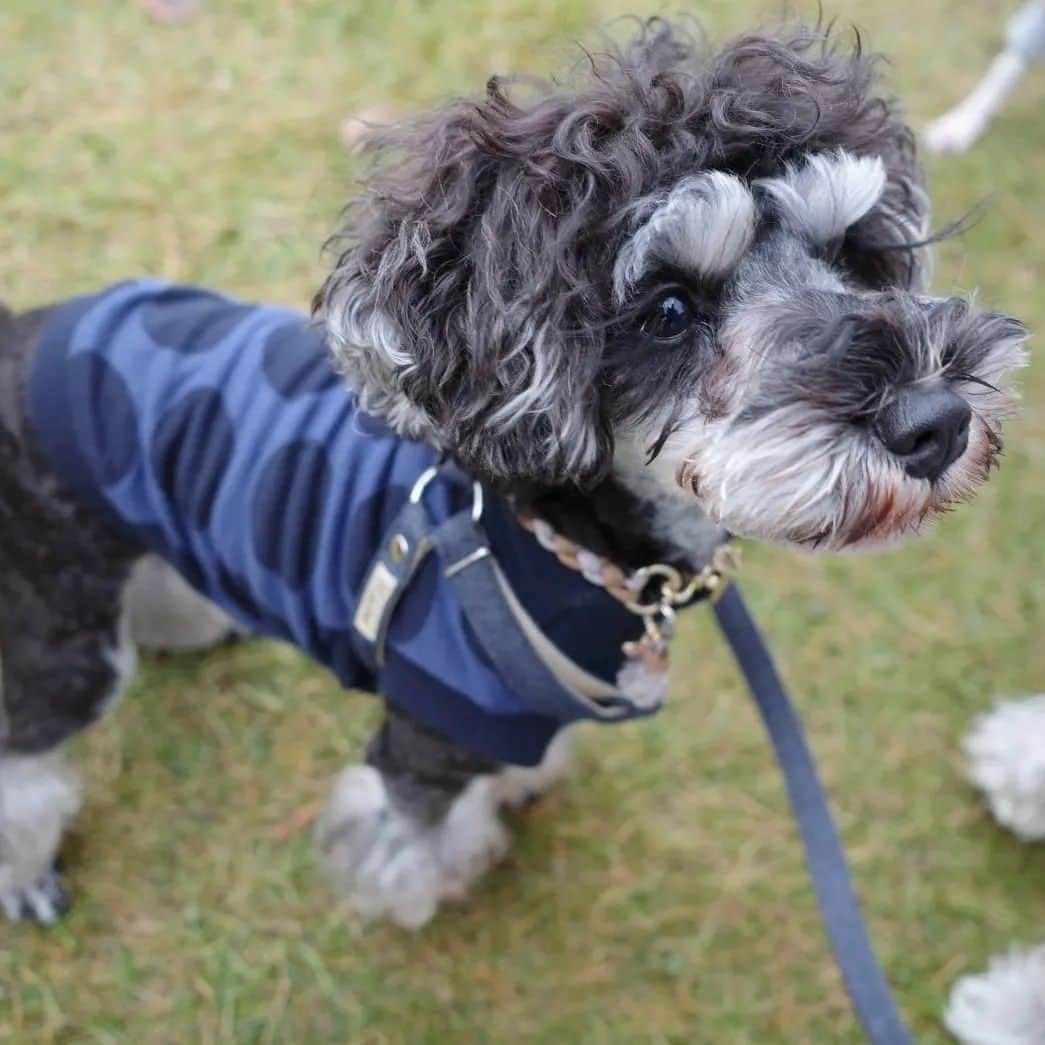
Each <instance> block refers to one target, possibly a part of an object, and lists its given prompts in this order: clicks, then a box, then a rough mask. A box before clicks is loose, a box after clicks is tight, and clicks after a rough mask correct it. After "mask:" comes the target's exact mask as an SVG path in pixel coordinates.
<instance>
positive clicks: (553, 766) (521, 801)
mask: <svg viewBox="0 0 1045 1045" xmlns="http://www.w3.org/2000/svg"><path fill="white" fill-rule="evenodd" d="M576 730H577V727H576V726H564V727H563V728H562V729H560V730H559V732H558V733H556V734H555V736H554V737H553V738H552V742H551V743H550V744H549V745H548V750H547V751H545V753H544V758H543V759H542V760H541V763H540V765H537V766H508V767H507V768H505V769H503V770H501V772H500V773H498V774H497V776H496V777H495V778H494V779H495V784H494V788H495V791H496V795H497V801H498V802H499V803H501V804H502V805H506V806H512V807H515V806H521V805H525V804H526V803H527V802H530V801H532V800H533V799H534V798H537V797H538V796H540V795H542V794H543V793H544V792H545V791H547V790H548V788H549V787H551V786H552V784H555V783H556V782H557V781H558V780H560V779H561V778H562V777H563V776H564V775H565V773H566V771H567V769H569V767H570V763H571V762H572V761H573V750H574V747H575V746H576V737H577V733H576Z"/></svg>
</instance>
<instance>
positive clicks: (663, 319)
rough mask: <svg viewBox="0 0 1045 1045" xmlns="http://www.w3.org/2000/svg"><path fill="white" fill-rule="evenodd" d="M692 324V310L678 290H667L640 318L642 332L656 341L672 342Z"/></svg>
mask: <svg viewBox="0 0 1045 1045" xmlns="http://www.w3.org/2000/svg"><path fill="white" fill-rule="evenodd" d="M692 324H693V308H692V306H691V305H690V303H689V301H688V300H687V298H686V296H685V295H684V294H683V293H682V291H679V290H669V291H667V292H666V293H664V294H661V295H660V297H658V298H657V299H656V301H654V302H653V304H652V305H651V306H650V307H649V309H648V310H647V311H646V312H645V314H644V315H643V317H642V332H643V333H644V334H646V335H648V336H649V337H652V338H655V339H656V340H657V341H674V340H675V339H676V338H678V337H681V336H682V335H683V334H684V333H685V332H686V331H687V330H689V328H690V327H691V326H692Z"/></svg>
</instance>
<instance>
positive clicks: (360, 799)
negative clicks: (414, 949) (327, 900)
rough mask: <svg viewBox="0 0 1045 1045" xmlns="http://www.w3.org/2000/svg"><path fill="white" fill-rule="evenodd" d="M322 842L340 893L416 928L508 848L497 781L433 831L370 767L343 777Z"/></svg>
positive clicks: (480, 782)
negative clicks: (406, 808) (401, 805)
mask: <svg viewBox="0 0 1045 1045" xmlns="http://www.w3.org/2000/svg"><path fill="white" fill-rule="evenodd" d="M315 840H316V846H317V848H318V849H319V851H320V854H321V856H322V858H323V862H324V864H325V866H326V869H327V873H328V874H329V875H330V877H331V879H332V880H333V882H334V884H335V886H336V887H337V888H338V891H339V892H341V893H342V894H343V895H344V896H345V897H346V898H347V899H348V900H349V902H350V903H351V904H352V905H353V906H354V907H355V908H356V909H357V910H358V911H359V912H360V913H361V914H362V915H364V916H365V917H368V918H380V917H384V918H389V919H390V920H391V921H393V922H395V923H396V924H398V925H401V926H403V927H405V928H409V929H417V928H420V927H421V926H422V925H424V924H425V923H427V922H428V921H429V920H430V919H431V918H432V916H433V915H434V914H435V912H436V910H437V908H438V907H439V904H440V903H441V902H443V901H444V900H455V899H459V898H460V897H462V896H464V894H465V893H466V892H467V890H468V887H469V886H470V885H471V884H472V883H473V882H474V881H475V880H476V879H477V878H478V877H479V876H480V875H482V874H483V873H484V872H485V871H486V870H487V869H488V868H490V867H492V866H493V865H494V864H495V863H497V861H498V860H500V859H501V857H502V856H503V855H504V853H505V851H506V850H507V847H508V835H507V832H506V831H505V829H504V827H503V826H502V824H501V823H500V821H499V820H498V817H497V801H496V797H495V795H494V791H493V787H492V781H491V778H488V777H479V778H477V779H475V780H473V781H472V782H471V783H470V784H469V785H468V787H467V788H465V790H464V791H463V792H462V793H461V795H460V796H459V797H458V798H457V800H456V801H455V802H454V803H453V805H452V806H451V807H450V810H449V811H448V813H447V814H446V816H445V817H444V818H443V819H442V820H441V821H438V822H436V823H432V824H428V823H422V822H421V821H419V820H417V819H415V818H413V817H411V816H410V815H409V814H408V813H406V812H404V811H403V810H401V809H400V808H398V807H397V806H396V804H395V803H394V802H393V801H392V800H391V797H390V796H389V794H388V790H387V788H386V787H385V784H384V781H383V780H382V778H381V774H380V773H379V772H378V771H377V770H376V769H372V768H371V767H369V766H352V767H350V768H348V769H346V770H345V771H344V772H343V773H342V774H341V776H340V777H339V778H338V781H337V784H336V785H335V787H334V791H333V794H332V795H331V797H330V801H329V802H328V803H327V806H326V808H325V809H324V810H323V812H322V813H321V814H320V817H319V820H318V821H317V823H316V832H315Z"/></svg>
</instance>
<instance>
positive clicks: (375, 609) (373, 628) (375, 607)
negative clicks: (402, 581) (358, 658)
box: [352, 562, 399, 642]
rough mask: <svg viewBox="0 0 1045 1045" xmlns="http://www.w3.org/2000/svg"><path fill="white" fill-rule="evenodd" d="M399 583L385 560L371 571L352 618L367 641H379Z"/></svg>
mask: <svg viewBox="0 0 1045 1045" xmlns="http://www.w3.org/2000/svg"><path fill="white" fill-rule="evenodd" d="M398 584H399V582H398V581H397V580H396V576H395V574H394V573H392V571H391V570H390V569H389V568H388V567H387V566H386V565H385V564H384V563H383V562H379V563H377V564H376V565H375V566H374V568H373V570H372V571H371V572H370V576H369V577H368V578H367V582H366V587H365V588H364V589H363V594H362V595H361V596H360V599H359V605H358V606H357V607H356V615H355V617H353V618H352V624H353V625H354V626H355V629H356V631H358V632H359V634H360V635H362V636H363V638H364V639H366V641H367V642H376V641H377V635H378V631H379V630H380V627H381V618H382V616H383V614H384V612H385V607H386V606H387V605H388V601H389V599H391V598H392V596H393V595H394V594H395V592H396V588H397V586H398Z"/></svg>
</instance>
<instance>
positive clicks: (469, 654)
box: [29, 280, 654, 765]
mask: <svg viewBox="0 0 1045 1045" xmlns="http://www.w3.org/2000/svg"><path fill="white" fill-rule="evenodd" d="M29 404H30V416H31V418H32V421H33V425H34V428H35V429H36V432H37V435H38V438H39V441H40V444H41V446H42V448H43V450H44V452H45V453H46V454H47V456H48V458H49V459H50V461H51V463H52V465H53V467H54V469H55V471H56V472H57V473H58V474H59V476H60V477H61V478H62V479H63V480H64V481H65V482H66V483H67V484H68V485H69V486H70V487H71V488H72V489H73V490H75V491H76V492H77V493H78V494H79V495H80V496H81V497H82V498H83V499H85V500H88V501H89V502H90V503H92V504H93V505H94V506H96V507H97V508H98V509H100V510H101V511H103V512H105V513H106V514H107V515H108V516H109V517H110V518H111V519H112V520H113V522H114V523H115V524H117V525H118V526H120V527H121V528H122V529H124V530H125V531H127V532H129V534H130V535H131V536H132V537H133V538H134V539H135V540H137V541H138V542H140V543H141V544H142V545H144V546H146V547H148V548H149V549H150V550H152V551H154V552H156V553H157V554H159V555H160V556H162V557H163V558H164V559H166V560H167V561H168V562H170V563H171V564H172V565H173V566H175V567H176V568H177V569H178V570H179V571H180V572H181V573H182V574H183V575H184V576H185V577H186V579H187V580H189V582H190V583H191V584H193V586H194V587H196V588H197V589H198V590H199V591H201V592H202V593H203V594H205V595H206V596H208V597H209V598H210V599H212V600H213V601H214V602H216V603H217V604H218V605H220V606H222V607H223V608H224V609H225V610H226V611H227V612H228V613H229V614H231V615H232V616H233V617H234V618H235V619H237V620H238V621H240V622H241V623H242V624H244V625H245V626H246V627H248V628H249V629H251V630H252V631H254V632H258V633H261V634H264V635H269V636H273V637H275V638H280V639H285V640H287V641H290V642H293V643H294V644H295V645H296V646H298V647H299V648H300V649H302V650H304V651H305V652H306V653H308V654H309V655H310V656H311V657H312V658H314V659H315V660H316V661H318V662H319V663H320V664H323V665H325V666H326V667H328V668H329V669H330V670H331V671H333V673H334V674H335V675H336V676H337V678H338V680H339V681H340V682H341V683H342V684H343V685H345V686H347V687H355V688H360V689H365V690H370V691H373V692H380V693H382V694H383V695H384V696H385V697H386V698H387V699H388V700H390V701H392V702H393V703H395V704H397V705H399V706H400V707H402V708H403V709H405V710H406V711H407V712H409V713H410V714H412V715H413V716H415V717H416V718H418V719H419V720H420V721H422V722H424V723H426V724H427V725H429V726H430V727H432V728H433V729H436V730H438V731H439V732H440V733H442V734H444V735H445V736H447V737H449V738H450V739H452V740H454V741H455V742H457V743H459V744H461V745H463V746H465V747H467V748H469V749H471V750H473V751H475V752H477V753H479V754H481V755H485V756H487V757H489V758H492V759H496V760H498V761H504V762H513V763H517V764H521V765H530V764H534V763H535V762H537V761H539V760H540V757H541V755H542V754H543V751H544V748H545V747H546V745H547V743H548V741H549V740H550V739H551V737H552V735H553V734H554V733H555V731H556V730H557V729H558V728H559V727H560V726H561V725H563V723H564V722H565V721H570V720H572V719H576V718H584V717H592V718H597V717H599V716H598V715H597V714H595V713H593V711H592V710H591V708H590V707H589V706H588V705H587V704H585V703H584V702H582V701H578V702H577V707H576V709H575V713H574V712H569V713H565V714H564V715H563V716H562V717H561V718H553V717H549V716H548V715H547V714H542V713H539V712H537V711H536V710H535V709H534V706H533V704H532V703H531V702H528V700H527V694H526V693H516V692H515V691H514V690H513V689H512V685H511V679H506V678H501V677H499V676H498V674H497V673H496V672H495V671H494V670H493V667H492V665H491V663H490V661H489V659H488V658H487V657H486V655H485V654H484V652H483V651H482V649H481V647H480V646H479V644H478V642H477V640H476V637H475V635H474V634H473V632H472V630H471V627H470V625H469V623H468V621H467V620H466V619H465V617H464V615H463V614H462V612H461V608H460V606H459V605H458V603H457V600H456V598H455V595H454V592H453V590H452V586H451V585H450V584H449V583H448V582H447V581H446V580H445V579H444V578H443V576H442V572H441V570H440V566H439V563H438V562H437V560H436V559H435V557H434V556H429V557H428V559H427V560H426V561H425V562H424V563H423V565H422V566H421V568H420V570H419V572H418V574H417V576H416V577H415V578H414V580H413V581H412V583H411V585H410V587H409V588H408V589H407V590H406V592H405V594H404V595H403V596H402V599H401V601H400V603H399V604H398V606H397V608H396V611H395V615H394V617H393V619H392V621H391V624H390V627H389V631H388V636H387V647H386V651H385V658H384V661H383V662H382V663H381V664H380V666H379V665H378V664H377V663H376V662H375V660H374V658H373V657H372V656H371V655H370V653H369V652H368V650H367V648H366V646H365V644H361V643H360V642H359V636H358V635H356V634H354V632H353V615H354V611H355V609H356V606H357V603H358V600H359V595H360V586H361V584H362V582H363V579H364V577H365V575H366V572H367V568H368V566H369V564H370V561H371V558H372V557H373V554H374V551H375V549H377V548H378V546H379V542H381V541H382V539H383V537H384V536H385V535H386V531H387V528H388V526H389V525H390V523H391V521H392V520H393V518H394V517H395V515H396V513H397V511H398V510H399V509H400V507H401V506H402V505H403V503H404V502H405V500H406V499H407V496H408V494H409V491H410V489H411V488H412V486H413V485H414V483H415V481H416V480H417V479H418V477H419V476H420V475H421V474H422V472H424V471H425V469H427V468H428V467H429V466H430V465H432V464H433V462H434V460H435V457H434V454H433V451H432V450H431V449H429V448H428V447H426V446H424V445H422V444H419V443H414V442H409V441H406V440H403V439H401V438H399V437H398V436H396V435H395V434H393V433H392V432H391V431H389V430H388V429H387V428H386V427H384V426H383V425H381V424H379V423H378V422H376V421H375V420H374V419H373V418H371V417H369V416H368V415H366V414H365V413H363V412H362V411H360V410H359V409H357V407H356V403H355V399H354V396H353V394H352V393H351V391H350V390H349V389H348V388H347V387H346V386H345V384H344V382H343V381H342V380H341V379H340V378H339V377H338V375H337V374H336V373H334V371H333V370H332V369H331V366H330V363H329V360H328V355H327V351H326V348H325V345H324V341H323V338H322V335H321V334H320V333H319V332H318V331H317V330H315V329H314V328H312V327H311V326H310V325H309V322H308V319H307V317H305V316H303V315H301V314H300V313H298V312H294V311H291V310H288V309H284V308H277V307H272V306H261V305H247V304H242V303H239V302H235V301H231V300H229V299H227V298H225V297H222V296H219V295H217V294H214V293H211V292H209V291H205V290H201V289H199V288H195V287H180V286H171V285H168V284H166V283H162V282H159V281H156V280H141V281H134V282H128V283H122V284H119V285H117V286H115V287H113V288H110V289H109V290H106V291H103V292H101V293H99V294H96V295H90V296H86V297H82V298H77V299H74V300H73V301H70V302H68V303H66V304H64V305H62V306H60V307H59V308H58V309H57V310H56V311H55V312H54V314H53V316H52V318H51V319H50V321H49V323H48V325H47V327H46V329H45V330H44V333H43V335H42V338H41V341H40V344H39V347H38V349H37V354H36V357H35V359H34V363H33V367H32V371H31V374H30V381H29ZM469 496H470V495H469V491H468V488H467V486H462V485H461V484H459V483H457V482H454V481H453V480H451V479H450V478H447V477H445V476H443V475H442V474H440V475H439V476H438V477H437V478H436V480H435V481H434V482H433V483H432V484H431V485H430V486H429V487H428V489H427V490H426V491H425V505H426V507H427V508H428V509H429V511H430V513H431V515H432V516H433V517H434V519H435V520H436V521H437V522H438V521H441V520H444V519H446V518H448V517H449V516H450V515H451V514H452V513H454V512H456V511H458V510H460V509H461V508H462V507H466V506H467V504H468V498H469ZM485 501H486V507H485V510H484V514H483V519H482V524H483V527H484V529H485V530H486V533H487V535H488V538H489V541H490V546H491V548H492V550H493V553H494V555H495V557H496V559H497V561H498V563H499V565H500V567H501V569H502V570H503V572H504V574H505V576H506V578H507V580H508V582H509V583H510V585H511V588H512V589H513V590H514V593H515V595H516V596H517V597H518V600H519V602H520V603H521V604H522V606H523V607H524V608H525V610H526V611H527V612H528V613H529V615H530V616H531V617H532V618H533V620H534V622H535V623H536V624H537V626H538V627H539V629H540V631H541V632H542V633H543V634H544V635H545V636H546V637H547V638H548V639H549V640H550V641H551V643H552V644H553V645H554V646H555V647H556V648H557V649H558V650H559V651H560V652H562V653H564V654H566V656H567V657H568V658H569V659H570V660H572V661H573V662H574V664H575V665H577V666H578V667H580V668H581V669H583V671H585V672H587V673H588V674H589V675H591V676H594V677H595V678H597V679H600V680H602V681H604V682H612V681H613V680H614V679H615V677H616V675H617V672H618V670H619V669H620V667H621V664H622V660H623V657H622V654H621V650H620V647H621V644H622V643H623V642H625V641H628V640H633V639H635V638H637V637H638V635H639V634H640V633H641V630H642V629H641V622H640V621H639V619H638V618H637V617H636V616H635V615H633V614H631V613H629V612H628V611H627V610H626V609H625V608H624V607H622V606H621V605H620V604H619V603H618V602H617V601H616V600H615V599H613V598H612V597H611V596H609V595H608V594H607V593H606V592H604V591H602V590H601V589H599V588H597V587H595V586H593V585H592V584H590V583H589V582H587V581H586V580H585V579H584V578H583V577H582V576H581V575H580V574H579V573H576V572H575V571H573V570H570V569H568V568H567V567H565V566H563V565H562V564H561V563H559V562H558V561H557V560H556V558H555V557H554V556H553V555H550V554H549V553H548V552H546V551H545V550H544V549H542V548H541V547H540V546H539V545H538V543H537V542H536V541H535V540H534V538H533V537H532V536H531V535H530V534H528V533H526V532H525V531H524V530H523V529H522V528H521V527H520V526H519V525H518V523H517V522H516V521H515V519H514V518H513V516H512V513H511V511H510V509H509V507H508V506H507V505H506V504H505V503H504V501H503V500H501V499H500V498H498V497H495V496H493V495H491V494H490V493H489V492H487V495H486V498H485ZM651 710H654V709H652V708H640V707H635V708H634V709H633V711H632V712H631V713H630V714H629V715H627V716H626V717H633V716H637V715H643V714H648V713H649V712H650V711H651Z"/></svg>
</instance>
